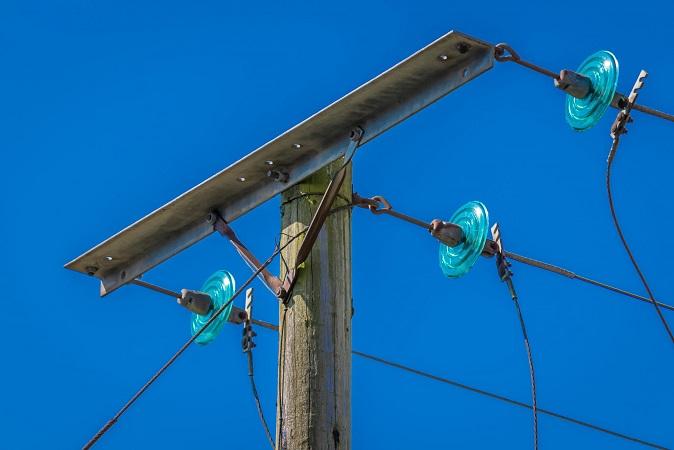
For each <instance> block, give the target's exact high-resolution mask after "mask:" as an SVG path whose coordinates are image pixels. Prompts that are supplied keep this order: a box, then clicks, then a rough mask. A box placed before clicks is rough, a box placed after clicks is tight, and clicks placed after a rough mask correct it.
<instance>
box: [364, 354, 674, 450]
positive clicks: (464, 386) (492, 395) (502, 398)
mask: <svg viewBox="0 0 674 450" xmlns="http://www.w3.org/2000/svg"><path fill="white" fill-rule="evenodd" d="M351 353H352V354H354V355H356V356H360V357H361V358H365V359H369V360H371V361H374V362H376V363H379V364H383V365H385V366H389V367H393V368H395V369H399V370H403V371H405V372H409V373H411V374H413V375H417V376H420V377H424V378H428V379H430V380H433V381H437V382H440V383H444V384H448V385H450V386H454V387H456V388H459V389H463V390H466V391H470V392H473V393H475V394H479V395H483V396H485V397H489V398H492V399H495V400H499V401H501V402H504V403H509V404H511V405H515V406H519V407H521V408H527V409H532V408H533V405H530V404H527V403H524V402H520V401H519V400H515V399H512V398H510V397H506V396H504V395H500V394H496V393H494V392H490V391H485V390H484V389H480V388H476V387H473V386H469V385H467V384H463V383H459V382H458V381H454V380H450V379H449V378H445V377H441V376H439V375H435V374H432V373H430V372H425V371H422V370H419V369H415V368H413V367H410V366H405V365H403V364H400V363H397V362H394V361H391V360H387V359H384V358H381V357H379V356H375V355H371V354H368V353H363V352H359V351H356V350H352V351H351ZM537 411H538V412H539V413H540V414H545V415H547V416H550V417H554V418H556V419H560V420H564V421H566V422H569V423H573V424H575V425H579V426H581V427H585V428H589V429H591V430H595V431H598V432H600V433H605V434H608V435H610V436H614V437H617V438H620V439H624V440H626V441H631V442H634V443H636V444H641V445H644V446H646V447H651V448H657V449H660V450H668V447H665V446H663V445H660V444H655V443H653V442H649V441H645V440H643V439H640V438H637V437H634V436H629V435H626V434H623V433H619V432H617V431H613V430H609V429H608V428H604V427H600V426H598V425H594V424H592V423H589V422H585V421H583V420H579V419H575V418H573V417H569V416H566V415H563V414H559V413H556V412H554V411H552V410H549V409H544V408H537Z"/></svg>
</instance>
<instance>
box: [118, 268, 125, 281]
mask: <svg viewBox="0 0 674 450" xmlns="http://www.w3.org/2000/svg"><path fill="white" fill-rule="evenodd" d="M119 278H121V279H122V280H123V279H125V278H126V270H122V273H120V274H119Z"/></svg>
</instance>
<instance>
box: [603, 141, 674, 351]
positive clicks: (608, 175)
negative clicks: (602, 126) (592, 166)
mask: <svg viewBox="0 0 674 450" xmlns="http://www.w3.org/2000/svg"><path fill="white" fill-rule="evenodd" d="M619 144H620V133H616V134H615V136H614V138H613V144H612V145H611V150H610V151H609V154H608V158H607V160H606V193H607V195H608V205H609V209H610V210H611V218H612V219H613V224H614V225H615V229H616V231H617V232H618V236H619V237H620V241H621V242H622V244H623V247H625V251H626V252H627V256H629V258H630V261H632V265H633V266H634V269H635V270H636V272H637V274H638V275H639V278H640V279H641V283H642V284H643V285H644V287H645V288H646V292H648V297H649V299H650V302H651V303H652V304H653V307H654V308H655V311H656V312H657V313H658V317H660V321H661V322H662V325H663V326H664V328H665V330H666V331H667V334H668V335H669V339H670V340H671V341H672V343H673V344H674V335H673V334H672V330H671V329H670V328H669V324H668V323H667V319H665V316H664V315H663V314H662V311H661V310H660V306H659V305H658V302H657V301H656V300H655V296H654V295H653V292H652V291H651V288H650V286H649V285H648V282H647V281H646V277H645V276H644V274H643V272H642V271H641V269H640V268H639V264H637V260H636V258H635V257H634V254H632V250H630V246H629V245H628V244H627V240H626V239H625V235H624V234H623V230H622V228H621V227H620V222H619V221H618V215H617V214H616V210H615V205H614V204H613V193H612V192H611V169H612V167H613V160H614V158H615V154H616V152H617V151H618V145H619Z"/></svg>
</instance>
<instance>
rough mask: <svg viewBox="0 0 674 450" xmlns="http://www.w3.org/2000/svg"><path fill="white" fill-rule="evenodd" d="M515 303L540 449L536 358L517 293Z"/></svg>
mask: <svg viewBox="0 0 674 450" xmlns="http://www.w3.org/2000/svg"><path fill="white" fill-rule="evenodd" d="M513 303H514V304H515V309H516V310H517V317H518V318H519V320H520V327H521V328H522V337H523V338H524V347H525V349H526V351H527V361H528V362H529V379H530V381H531V411H532V412H533V417H534V449H535V450H538V402H537V401H536V371H535V370H534V358H533V356H531V345H530V344H529V336H528V335H527V327H526V326H525V325H524V317H523V316H522V308H521V307H520V302H519V300H518V299H517V295H515V296H513Z"/></svg>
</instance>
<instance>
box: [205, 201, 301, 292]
mask: <svg viewBox="0 0 674 450" xmlns="http://www.w3.org/2000/svg"><path fill="white" fill-rule="evenodd" d="M208 222H209V223H212V224H213V229H215V231H217V232H218V233H220V235H221V236H224V237H226V238H227V239H229V242H231V243H232V245H233V246H234V248H235V249H236V251H237V252H238V253H239V255H241V258H243V260H244V261H245V262H246V264H248V266H249V267H251V268H252V269H254V270H259V269H260V268H261V267H262V264H261V263H260V261H259V260H258V259H257V258H256V257H255V255H253V253H252V252H251V251H250V250H248V248H247V247H246V246H245V245H244V244H243V242H241V241H240V240H239V238H238V237H237V236H236V233H234V230H233V229H232V227H230V226H229V224H228V223H227V222H225V220H224V219H223V218H222V217H220V215H219V214H218V213H217V212H212V213H210V214H209V215H208ZM260 277H261V279H262V281H264V283H265V284H266V285H267V287H268V288H269V289H270V290H271V291H272V292H273V293H274V295H276V297H278V298H283V297H285V294H286V292H287V289H288V287H289V282H288V281H286V282H285V283H284V282H283V281H281V280H280V279H279V278H278V277H277V276H275V275H272V274H271V272H269V271H268V270H267V269H266V268H264V269H262V270H261V271H260Z"/></svg>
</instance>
